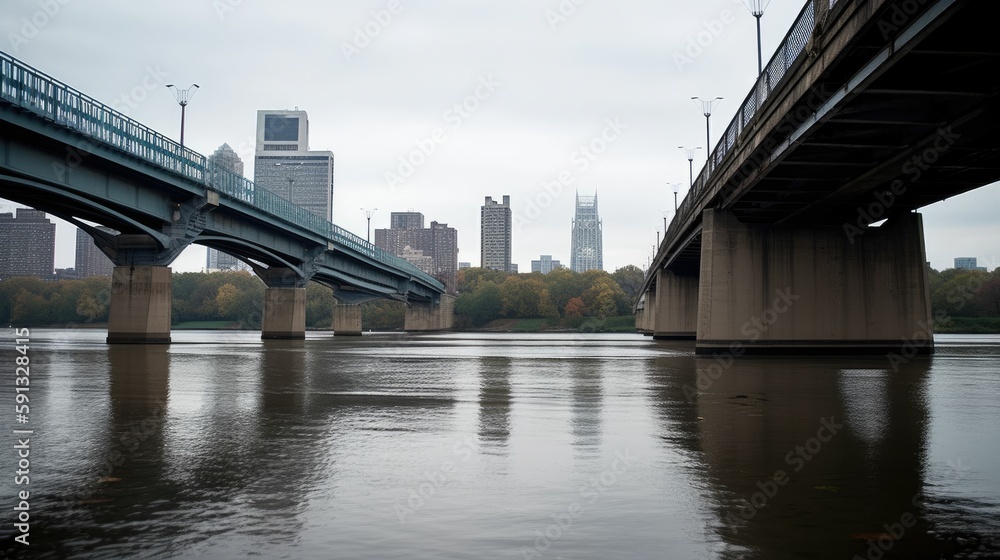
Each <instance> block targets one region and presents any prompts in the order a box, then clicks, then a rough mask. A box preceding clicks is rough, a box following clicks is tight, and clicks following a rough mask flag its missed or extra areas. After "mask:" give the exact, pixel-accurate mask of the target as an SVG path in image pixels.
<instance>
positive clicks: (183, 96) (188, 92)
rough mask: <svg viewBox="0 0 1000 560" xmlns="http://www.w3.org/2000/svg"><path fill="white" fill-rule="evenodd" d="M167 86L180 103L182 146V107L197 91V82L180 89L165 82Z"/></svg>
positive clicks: (182, 139) (182, 142) (182, 136)
mask: <svg viewBox="0 0 1000 560" xmlns="http://www.w3.org/2000/svg"><path fill="white" fill-rule="evenodd" d="M167 88H168V89H169V90H170V91H171V93H173V94H174V99H176V100H177V102H178V103H180V105H181V147H182V148H183V147H184V108H185V107H187V104H188V101H191V98H192V97H194V94H195V93H197V92H198V84H191V87H189V88H187V89H180V88H179V87H177V86H175V85H174V84H167Z"/></svg>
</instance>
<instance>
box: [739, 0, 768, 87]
mask: <svg viewBox="0 0 1000 560" xmlns="http://www.w3.org/2000/svg"><path fill="white" fill-rule="evenodd" d="M743 3H744V5H745V6H746V7H747V9H748V10H750V15H752V16H753V17H754V19H756V20H757V75H758V76H760V75H761V74H763V73H764V67H763V64H762V63H763V59H762V58H761V52H760V17H761V16H762V15H764V10H766V9H767V5H768V4H770V3H771V0H766V1H765V0H749V4H748V3H747V0H744V2H743Z"/></svg>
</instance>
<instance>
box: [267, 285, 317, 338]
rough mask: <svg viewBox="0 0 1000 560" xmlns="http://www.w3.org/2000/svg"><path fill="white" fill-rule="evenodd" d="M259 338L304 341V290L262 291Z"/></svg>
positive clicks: (281, 289)
mask: <svg viewBox="0 0 1000 560" xmlns="http://www.w3.org/2000/svg"><path fill="white" fill-rule="evenodd" d="M260 337H261V338H262V339H283V340H303V339H305V337H306V289H305V288H267V289H266V290H265V291H264V319H263V321H262V325H261V333H260Z"/></svg>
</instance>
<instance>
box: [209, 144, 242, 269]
mask: <svg viewBox="0 0 1000 560" xmlns="http://www.w3.org/2000/svg"><path fill="white" fill-rule="evenodd" d="M208 161H209V162H211V163H214V164H215V165H217V166H219V167H221V168H223V169H228V170H229V171H232V172H233V173H235V174H237V175H239V176H240V177H242V176H243V160H242V159H240V156H239V154H237V153H236V150H234V149H232V148H231V147H230V146H229V144H223V145H221V146H219V149H217V150H215V152H213V153H212V155H210V156H208ZM249 268H250V267H249V266H247V265H246V264H245V263H244V262H243V261H241V260H239V259H237V258H236V257H234V256H232V255H230V254H229V253H223V252H222V251H219V250H216V249H212V248H209V249H208V252H207V253H206V255H205V271H206V272H216V271H222V270H249Z"/></svg>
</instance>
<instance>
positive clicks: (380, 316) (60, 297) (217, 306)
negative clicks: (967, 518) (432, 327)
mask: <svg viewBox="0 0 1000 560" xmlns="http://www.w3.org/2000/svg"><path fill="white" fill-rule="evenodd" d="M642 280H643V272H642V270H640V269H639V268H638V267H635V266H626V267H623V268H620V269H618V270H616V271H615V272H614V273H612V274H609V273H607V272H604V271H601V270H591V271H588V272H584V273H582V274H581V273H576V272H572V271H570V270H567V269H558V270H554V271H552V272H551V273H549V274H545V275H542V274H538V273H533V274H506V273H503V272H498V271H494V270H486V269H482V268H472V269H465V270H462V271H460V272H459V275H458V292H459V293H458V300H457V301H456V303H455V310H456V313H457V315H458V316H457V326H458V327H459V328H470V327H471V328H475V327H481V326H483V325H485V324H486V323H488V322H490V321H492V320H494V319H501V318H544V319H548V320H550V322H555V323H558V322H566V321H567V320H568V319H574V318H579V317H596V318H605V317H611V316H615V315H630V314H631V313H632V309H633V306H634V305H635V302H636V300H637V298H638V297H639V290H640V289H641V287H642ZM929 281H930V293H931V306H932V308H933V310H934V313H935V316H938V317H942V316H946V317H1000V269H997V270H994V271H993V272H984V271H975V270H958V269H948V270H944V271H941V272H938V271H936V270H930V271H929ZM264 289H265V286H264V283H263V282H261V281H260V280H259V279H258V278H257V277H256V276H254V275H252V274H250V273H247V272H218V273H213V274H205V273H184V274H174V276H173V300H172V302H173V308H172V314H173V320H174V323H186V322H201V321H215V322H220V321H221V322H223V323H225V324H226V325H228V326H231V327H234V328H245V329H257V328H260V323H261V316H262V313H263V302H264ZM110 300H111V282H110V279H109V278H106V277H93V278H87V279H85V280H61V281H58V282H47V281H42V280H39V279H37V278H10V279H7V280H4V281H2V282H0V322H5V323H7V324H18V325H26V326H32V325H62V324H74V323H103V322H106V321H107V320H108V311H109V304H110ZM334 303H335V300H334V297H333V292H332V291H331V290H330V289H328V288H326V287H324V286H320V285H318V284H315V283H311V284H309V287H308V288H307V290H306V324H307V326H308V327H310V328H329V327H330V324H331V321H332V314H331V310H332V309H333V305H334ZM404 313H405V306H404V305H403V304H401V303H399V302H394V301H387V300H378V301H372V302H368V303H366V304H364V306H363V308H362V323H363V324H364V326H365V328H370V329H376V330H384V329H398V328H402V326H403V316H404ZM570 322H572V321H570Z"/></svg>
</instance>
